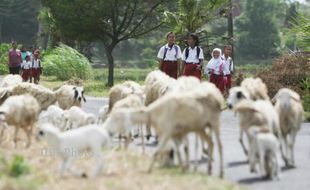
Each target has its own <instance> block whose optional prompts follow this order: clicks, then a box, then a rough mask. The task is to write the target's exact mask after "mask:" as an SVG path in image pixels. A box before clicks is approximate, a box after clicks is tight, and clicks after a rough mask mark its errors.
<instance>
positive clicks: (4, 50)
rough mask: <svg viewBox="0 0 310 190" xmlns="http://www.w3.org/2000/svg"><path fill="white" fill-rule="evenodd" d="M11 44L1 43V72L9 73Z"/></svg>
mask: <svg viewBox="0 0 310 190" xmlns="http://www.w3.org/2000/svg"><path fill="white" fill-rule="evenodd" d="M9 49H10V44H0V74H1V75H3V74H8V73H9V69H8V65H7V64H8V51H9Z"/></svg>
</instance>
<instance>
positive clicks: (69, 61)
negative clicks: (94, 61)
mask: <svg viewBox="0 0 310 190" xmlns="http://www.w3.org/2000/svg"><path fill="white" fill-rule="evenodd" d="M42 65H43V73H44V75H47V76H56V77H57V79H59V80H69V79H72V78H80V79H89V78H91V76H92V69H91V66H90V62H89V61H88V59H87V58H86V57H84V56H83V55H82V54H80V53H79V52H78V51H77V50H75V49H73V48H71V47H69V46H66V45H64V44H61V45H60V46H59V47H57V48H55V49H53V50H51V51H49V52H47V53H46V54H45V55H44V57H43V62H42Z"/></svg>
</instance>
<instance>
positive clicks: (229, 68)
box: [222, 45, 234, 94]
mask: <svg viewBox="0 0 310 190" xmlns="http://www.w3.org/2000/svg"><path fill="white" fill-rule="evenodd" d="M231 52H232V46H231V45H225V46H224V54H223V55H222V59H223V60H224V63H225V68H226V72H225V76H226V77H227V83H226V91H227V94H228V90H229V89H230V88H231V83H232V80H231V75H232V73H233V71H234V63H233V60H232V58H231V57H230V55H231Z"/></svg>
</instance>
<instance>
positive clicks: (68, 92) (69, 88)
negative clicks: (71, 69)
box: [55, 85, 86, 110]
mask: <svg viewBox="0 0 310 190" xmlns="http://www.w3.org/2000/svg"><path fill="white" fill-rule="evenodd" d="M55 95H56V99H57V102H58V105H59V107H60V108H62V109H64V110H66V109H69V108H71V107H72V106H78V107H81V104H82V100H83V101H84V102H86V98H85V97H84V88H83V87H81V86H73V85H62V86H61V87H60V88H59V89H58V90H56V91H55Z"/></svg>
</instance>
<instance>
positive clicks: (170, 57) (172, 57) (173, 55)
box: [157, 44, 181, 61]
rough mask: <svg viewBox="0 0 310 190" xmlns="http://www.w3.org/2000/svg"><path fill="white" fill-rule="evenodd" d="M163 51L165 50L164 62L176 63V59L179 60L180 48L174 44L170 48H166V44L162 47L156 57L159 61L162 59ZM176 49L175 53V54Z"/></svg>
mask: <svg viewBox="0 0 310 190" xmlns="http://www.w3.org/2000/svg"><path fill="white" fill-rule="evenodd" d="M165 49H167V52H166V57H165V59H164V61H177V60H178V59H181V48H180V46H178V45H176V44H174V45H173V46H172V47H171V48H170V47H169V46H168V44H166V45H164V46H162V47H161V48H160V49H159V51H158V54H157V57H158V58H159V59H163V58H164V54H165ZM176 49H177V52H176Z"/></svg>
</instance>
